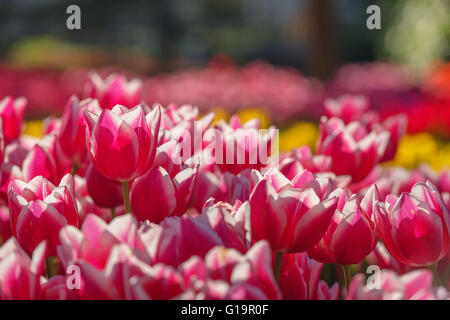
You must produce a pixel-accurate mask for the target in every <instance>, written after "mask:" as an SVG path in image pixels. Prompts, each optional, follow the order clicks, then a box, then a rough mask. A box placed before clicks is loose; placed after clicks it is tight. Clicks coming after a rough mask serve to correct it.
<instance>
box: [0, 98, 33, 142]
mask: <svg viewBox="0 0 450 320" xmlns="http://www.w3.org/2000/svg"><path fill="white" fill-rule="evenodd" d="M26 105H27V100H26V99H25V98H18V99H13V98H11V97H6V98H4V99H3V100H0V118H1V120H2V122H3V128H2V131H3V136H4V139H5V141H6V143H8V142H10V141H11V140H14V139H17V138H18V137H19V136H20V133H21V131H22V120H23V114H24V111H25V107H26Z"/></svg>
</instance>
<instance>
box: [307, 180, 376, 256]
mask: <svg viewBox="0 0 450 320" xmlns="http://www.w3.org/2000/svg"><path fill="white" fill-rule="evenodd" d="M332 195H336V196H337V198H338V205H337V210H336V212H335V214H334V215H333V219H332V220H331V223H330V225H329V226H328V229H327V231H326V232H325V234H324V236H323V238H322V239H321V240H320V241H319V243H318V244H317V245H316V246H315V247H314V248H312V249H310V250H308V253H309V255H310V256H311V257H312V258H313V259H315V260H317V261H320V262H322V263H338V264H341V265H351V264H357V263H360V262H361V261H362V260H363V259H364V258H365V257H366V256H367V255H368V254H369V253H370V252H372V251H373V250H374V249H375V246H376V244H377V240H378V236H377V234H376V232H375V224H374V223H373V222H372V206H373V204H374V202H375V201H378V193H377V190H376V187H375V186H372V187H371V188H370V189H369V191H368V192H367V193H366V195H365V196H364V198H363V199H362V200H361V201H360V200H359V198H358V196H357V195H352V196H351V197H349V195H348V193H347V192H346V191H345V190H339V189H337V190H335V191H334V192H333V193H332Z"/></svg>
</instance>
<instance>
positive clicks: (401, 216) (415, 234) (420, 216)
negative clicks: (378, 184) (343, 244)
mask: <svg viewBox="0 0 450 320" xmlns="http://www.w3.org/2000/svg"><path fill="white" fill-rule="evenodd" d="M374 218H375V222H376V226H377V231H378V233H379V235H380V237H381V239H382V240H383V243H384V244H385V246H386V248H387V249H388V250H389V252H390V253H391V254H392V255H393V256H394V257H395V258H396V259H397V260H398V261H400V262H401V263H404V264H407V265H410V266H430V265H432V264H434V263H436V262H437V261H439V260H440V259H442V258H443V257H444V256H445V255H446V254H447V252H448V249H449V245H450V235H449V230H450V217H449V212H448V209H447V207H446V206H445V204H444V202H443V200H442V197H441V195H440V193H439V191H438V190H437V189H436V187H435V185H434V184H433V183H431V182H430V181H427V182H426V183H421V182H419V183H416V184H415V185H414V186H413V188H412V189H411V192H410V193H409V194H408V193H402V194H401V195H400V197H397V196H395V195H389V196H388V197H387V198H386V203H385V204H383V203H378V204H377V205H376V206H375V210H374Z"/></svg>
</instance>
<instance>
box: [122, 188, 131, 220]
mask: <svg viewBox="0 0 450 320" xmlns="http://www.w3.org/2000/svg"><path fill="white" fill-rule="evenodd" d="M122 192H123V204H124V205H125V213H131V203H130V182H129V181H124V182H122Z"/></svg>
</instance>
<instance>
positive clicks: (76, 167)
mask: <svg viewBox="0 0 450 320" xmlns="http://www.w3.org/2000/svg"><path fill="white" fill-rule="evenodd" d="M78 168H79V167H78V165H77V164H76V163H75V164H74V165H73V166H72V172H71V173H72V175H73V176H75V175H76V174H77V172H78Z"/></svg>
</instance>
